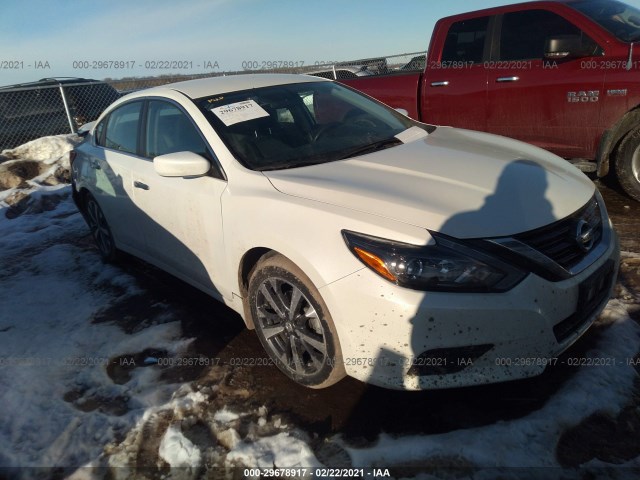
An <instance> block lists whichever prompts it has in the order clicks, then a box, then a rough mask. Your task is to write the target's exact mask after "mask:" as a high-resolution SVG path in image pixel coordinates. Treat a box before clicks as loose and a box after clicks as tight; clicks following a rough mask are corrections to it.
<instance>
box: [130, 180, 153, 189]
mask: <svg viewBox="0 0 640 480" xmlns="http://www.w3.org/2000/svg"><path fill="white" fill-rule="evenodd" d="M133 186H134V187H136V188H140V189H142V190H149V185H147V184H146V183H142V182H139V181H137V180H136V181H135V182H133Z"/></svg>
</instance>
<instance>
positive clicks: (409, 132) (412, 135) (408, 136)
mask: <svg viewBox="0 0 640 480" xmlns="http://www.w3.org/2000/svg"><path fill="white" fill-rule="evenodd" d="M428 136H429V132H427V131H426V130H423V129H422V128H420V127H411V128H407V129H406V130H405V131H404V132H400V133H399V134H397V135H396V138H397V139H398V140H400V141H401V142H402V143H409V142H414V141H416V140H420V139H421V138H425V137H428Z"/></svg>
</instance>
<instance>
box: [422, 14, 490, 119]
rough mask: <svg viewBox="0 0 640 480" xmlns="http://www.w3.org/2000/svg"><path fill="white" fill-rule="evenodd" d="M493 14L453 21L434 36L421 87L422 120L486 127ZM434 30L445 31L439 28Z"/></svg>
mask: <svg viewBox="0 0 640 480" xmlns="http://www.w3.org/2000/svg"><path fill="white" fill-rule="evenodd" d="M491 18H492V17H489V16H485V17H478V18H469V19H465V20H462V21H458V22H455V23H452V24H451V26H450V27H449V28H448V29H446V26H443V28H444V29H446V34H444V32H443V33H442V34H440V36H439V37H438V38H436V39H434V42H432V45H431V52H430V53H429V56H428V59H427V67H426V69H425V75H424V76H423V79H422V81H423V84H422V89H421V99H420V100H421V105H423V109H422V118H421V120H422V121H423V122H428V123H433V124H437V125H452V126H455V127H462V128H469V129H473V130H485V129H486V123H487V71H486V70H485V68H484V65H483V61H484V59H485V58H486V55H488V51H489V40H490V35H489V30H490V24H491V23H492V21H491ZM435 31H436V32H437V31H443V29H442V28H440V29H439V28H438V27H436V29H435Z"/></svg>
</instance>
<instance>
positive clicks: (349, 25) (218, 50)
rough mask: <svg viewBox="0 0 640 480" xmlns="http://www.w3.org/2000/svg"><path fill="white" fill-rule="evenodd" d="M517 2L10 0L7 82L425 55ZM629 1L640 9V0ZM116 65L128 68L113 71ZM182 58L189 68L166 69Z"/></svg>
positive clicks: (3, 56) (0, 57)
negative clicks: (447, 25) (480, 14)
mask: <svg viewBox="0 0 640 480" xmlns="http://www.w3.org/2000/svg"><path fill="white" fill-rule="evenodd" d="M510 3H515V2H514V1H509V0H506V1H505V0H502V1H501V0H464V1H463V0H453V1H448V2H439V1H433V0H431V1H427V0H403V1H397V0H350V1H343V0H321V1H317V2H313V3H312V2H303V1H299V0H270V1H267V0H193V1H188V2H187V1H185V2H176V1H174V0H137V1H135V2H132V1H124V0H111V1H105V2H88V1H87V0H58V1H56V2H52V1H51V0H3V2H2V9H1V10H0V21H2V25H3V28H2V29H1V30H0V85H7V84H13V83H19V82H27V81H34V80H38V79H40V78H44V77H53V76H73V77H85V78H98V79H103V78H107V77H110V78H123V77H131V76H155V75H159V74H167V73H185V74H186V73H204V72H206V71H234V70H242V69H243V66H250V65H258V66H259V67H260V66H264V65H265V64H264V63H263V62H267V64H268V62H298V65H299V64H300V63H301V62H304V65H310V64H311V65H313V64H316V63H325V62H329V63H330V62H333V61H342V60H353V59H358V58H366V57H375V56H388V55H394V54H400V53H410V52H418V51H424V50H426V49H427V47H428V44H429V39H430V37H431V32H432V30H433V26H434V24H435V22H436V21H437V20H438V19H439V18H441V17H444V16H448V15H452V14H456V13H463V12H466V11H471V10H478V9H482V8H489V7H493V6H498V5H505V4H510ZM627 3H629V4H632V5H635V6H638V7H640V0H628V1H627ZM113 62H117V66H118V67H120V68H117V69H114V68H109V67H112V66H113V65H115V64H114V63H113ZM170 62H171V63H170ZM173 62H181V63H180V64H179V65H180V66H182V67H186V68H182V69H180V70H167V69H165V68H164V67H165V66H167V65H168V66H172V63H173ZM174 66H175V64H174ZM105 67H106V68H105ZM159 67H163V68H159Z"/></svg>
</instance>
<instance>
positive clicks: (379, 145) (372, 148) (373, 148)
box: [340, 137, 402, 160]
mask: <svg viewBox="0 0 640 480" xmlns="http://www.w3.org/2000/svg"><path fill="white" fill-rule="evenodd" d="M401 143H402V141H401V140H398V139H397V138H396V137H391V138H385V139H384V140H378V141H377V142H373V143H370V144H369V145H365V146H363V147H358V148H355V149H353V150H351V151H350V152H349V153H347V154H346V155H343V156H342V157H340V160H344V159H345V158H352V157H357V156H359V155H364V154H366V153H373V152H377V151H378V150H383V149H385V148H389V147H393V146H394V145H399V144H401Z"/></svg>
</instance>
